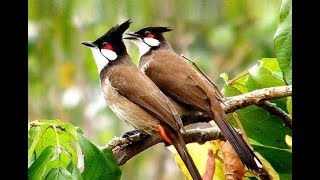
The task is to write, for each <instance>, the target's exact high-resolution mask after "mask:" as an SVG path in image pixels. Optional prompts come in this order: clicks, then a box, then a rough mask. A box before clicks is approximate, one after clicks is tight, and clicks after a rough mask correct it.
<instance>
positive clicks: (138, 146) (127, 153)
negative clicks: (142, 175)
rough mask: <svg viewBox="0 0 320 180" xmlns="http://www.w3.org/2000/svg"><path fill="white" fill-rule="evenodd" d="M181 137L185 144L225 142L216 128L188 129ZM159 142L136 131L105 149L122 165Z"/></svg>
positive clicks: (114, 141)
mask: <svg viewBox="0 0 320 180" xmlns="http://www.w3.org/2000/svg"><path fill="white" fill-rule="evenodd" d="M238 132H240V131H238ZM182 135H183V138H184V140H185V142H186V143H192V142H197V143H199V144H203V143H205V142H207V141H211V140H216V139H220V140H225V138H224V136H223V135H222V133H221V131H220V130H219V129H218V128H207V129H190V130H187V131H186V133H183V132H182ZM130 139H131V140H130ZM160 142H163V141H162V139H161V138H160V137H159V136H150V135H143V134H142V133H141V132H138V131H136V132H135V134H133V135H130V137H129V138H121V137H115V138H113V139H112V140H111V141H110V142H109V143H108V145H107V147H105V148H111V149H112V152H113V154H114V155H115V156H116V159H117V161H118V163H119V165H123V164H125V163H126V162H127V161H128V160H129V159H131V158H132V157H133V156H135V155H137V154H139V153H140V152H142V151H144V150H146V149H148V148H149V147H151V146H154V145H156V144H158V143H160Z"/></svg>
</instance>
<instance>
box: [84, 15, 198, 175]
mask: <svg viewBox="0 0 320 180" xmlns="http://www.w3.org/2000/svg"><path fill="white" fill-rule="evenodd" d="M131 23H132V22H131V20H130V19H129V20H127V21H125V22H123V23H122V24H120V25H116V26H114V27H112V28H111V29H110V30H108V31H107V32H106V33H105V34H103V35H102V36H101V37H99V38H97V39H96V40H95V41H93V42H90V41H83V42H81V44H83V45H85V46H88V47H89V48H90V49H91V51H92V54H93V57H94V60H95V63H96V65H97V68H98V72H99V77H100V87H101V90H102V92H103V94H104V98H105V100H106V102H107V104H108V106H109V107H110V109H111V110H112V111H113V112H114V113H115V114H116V115H117V116H118V117H119V118H120V119H122V120H124V121H125V122H127V123H128V124H129V125H131V126H132V127H134V128H135V129H138V130H140V131H142V132H143V133H146V134H149V135H151V136H159V137H161V138H162V139H163V141H164V142H165V143H167V144H170V145H173V146H174V147H175V149H176V150H177V152H178V154H179V155H180V157H181V159H182V160H183V162H184V163H185V165H186V167H187V169H188V171H189V172H190V174H191V176H192V178H193V179H202V177H201V175H200V173H199V171H198V169H197V167H196V165H195V164H194V161H193V160H192V157H191V156H190V154H189V151H188V149H187V147H186V144H185V141H184V139H183V137H182V133H181V131H180V130H181V129H182V130H184V131H185V129H184V128H183V124H182V121H181V119H180V116H179V114H178V113H177V111H176V109H175V108H174V106H173V105H172V104H171V102H170V101H169V100H168V98H167V97H166V96H165V95H164V93H163V92H162V91H161V90H160V89H159V88H158V87H157V86H156V85H155V84H154V83H153V82H152V81H151V80H150V79H149V78H148V77H147V76H146V75H145V74H144V73H142V72H141V71H140V70H139V69H138V67H137V66H136V65H135V64H134V63H133V62H132V60H131V58H130V56H129V54H128V52H127V50H126V46H125V44H124V42H123V37H122V36H123V33H124V32H125V31H126V30H127V29H128V28H129V26H130V24H131Z"/></svg>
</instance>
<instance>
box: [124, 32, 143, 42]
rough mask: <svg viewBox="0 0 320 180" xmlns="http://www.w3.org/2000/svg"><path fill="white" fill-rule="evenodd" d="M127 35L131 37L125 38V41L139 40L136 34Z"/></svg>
mask: <svg viewBox="0 0 320 180" xmlns="http://www.w3.org/2000/svg"><path fill="white" fill-rule="evenodd" d="M125 34H126V35H129V37H125V38H123V39H129V40H137V39H138V38H139V35H138V34H135V33H125Z"/></svg>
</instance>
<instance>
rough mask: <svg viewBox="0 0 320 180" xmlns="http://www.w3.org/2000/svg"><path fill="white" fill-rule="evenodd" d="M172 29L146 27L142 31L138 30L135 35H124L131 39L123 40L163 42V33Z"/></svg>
mask: <svg viewBox="0 0 320 180" xmlns="http://www.w3.org/2000/svg"><path fill="white" fill-rule="evenodd" d="M171 30H172V29H171V28H169V27H160V26H159V27H146V28H143V29H140V30H139V31H136V32H135V33H126V34H128V35H130V36H131V37H129V38H125V39H134V38H138V37H139V38H141V39H144V38H153V39H157V40H159V41H160V42H161V41H163V40H164V37H163V35H162V34H163V33H165V32H168V31H171Z"/></svg>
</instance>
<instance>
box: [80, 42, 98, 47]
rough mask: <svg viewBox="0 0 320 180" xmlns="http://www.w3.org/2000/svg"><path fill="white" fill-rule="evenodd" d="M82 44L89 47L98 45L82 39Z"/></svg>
mask: <svg viewBox="0 0 320 180" xmlns="http://www.w3.org/2000/svg"><path fill="white" fill-rule="evenodd" d="M81 44H83V45H85V46H88V47H97V45H95V44H93V43H92V42H88V41H82V42H81Z"/></svg>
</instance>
